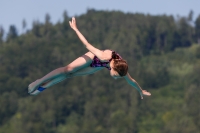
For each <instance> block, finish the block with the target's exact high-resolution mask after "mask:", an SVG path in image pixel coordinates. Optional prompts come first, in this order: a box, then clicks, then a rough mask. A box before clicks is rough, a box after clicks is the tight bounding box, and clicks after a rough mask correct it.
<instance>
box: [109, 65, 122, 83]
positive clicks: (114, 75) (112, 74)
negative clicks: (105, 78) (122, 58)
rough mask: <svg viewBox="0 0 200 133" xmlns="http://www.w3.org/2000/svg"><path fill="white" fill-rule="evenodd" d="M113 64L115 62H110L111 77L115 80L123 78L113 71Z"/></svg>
mask: <svg viewBox="0 0 200 133" xmlns="http://www.w3.org/2000/svg"><path fill="white" fill-rule="evenodd" d="M113 63H114V61H111V62H110V68H111V70H110V76H111V77H113V78H114V79H118V78H121V76H120V75H119V73H118V72H117V71H115V70H114V69H113Z"/></svg>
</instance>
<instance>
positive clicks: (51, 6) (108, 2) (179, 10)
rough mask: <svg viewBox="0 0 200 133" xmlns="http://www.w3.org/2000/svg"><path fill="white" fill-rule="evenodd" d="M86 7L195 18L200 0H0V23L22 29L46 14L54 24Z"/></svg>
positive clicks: (43, 18)
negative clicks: (190, 15) (25, 24)
mask: <svg viewBox="0 0 200 133" xmlns="http://www.w3.org/2000/svg"><path fill="white" fill-rule="evenodd" d="M88 9H95V10H105V11H113V10H115V11H116V10H117V11H122V12H124V13H144V14H150V15H163V14H165V15H173V16H174V17H176V16H181V17H182V16H185V17H186V16H188V14H189V12H190V11H191V10H192V11H193V12H194V20H195V19H196V18H197V16H199V15H200V0H0V26H1V27H3V29H4V30H5V32H8V30H9V27H10V25H15V26H16V28H17V30H18V32H19V33H20V32H21V31H22V21H23V20H25V21H26V23H27V29H30V28H32V23H33V21H36V20H38V21H39V22H42V23H43V22H44V20H45V15H46V14H47V13H48V14H49V15H50V17H51V22H52V23H53V24H55V23H57V22H58V21H62V18H63V17H62V16H63V12H64V11H67V13H68V16H70V17H72V16H79V15H82V14H85V13H86V12H87V10H88Z"/></svg>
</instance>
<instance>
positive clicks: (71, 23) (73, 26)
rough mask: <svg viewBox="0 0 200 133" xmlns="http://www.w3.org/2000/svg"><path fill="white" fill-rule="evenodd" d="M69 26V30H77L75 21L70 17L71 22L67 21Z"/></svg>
mask: <svg viewBox="0 0 200 133" xmlns="http://www.w3.org/2000/svg"><path fill="white" fill-rule="evenodd" d="M69 25H70V26H71V28H72V29H73V30H77V26H76V19H75V17H72V21H69Z"/></svg>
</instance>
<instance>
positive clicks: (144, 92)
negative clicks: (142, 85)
mask: <svg viewBox="0 0 200 133" xmlns="http://www.w3.org/2000/svg"><path fill="white" fill-rule="evenodd" d="M143 95H144V96H151V93H150V92H147V91H146V90H142V92H141V93H140V96H141V99H143Z"/></svg>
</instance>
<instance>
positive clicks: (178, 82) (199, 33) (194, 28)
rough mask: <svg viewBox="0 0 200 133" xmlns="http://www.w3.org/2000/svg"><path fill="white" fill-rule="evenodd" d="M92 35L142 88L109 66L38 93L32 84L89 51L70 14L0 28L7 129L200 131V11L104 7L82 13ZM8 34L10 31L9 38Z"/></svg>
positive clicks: (0, 89)
mask: <svg viewBox="0 0 200 133" xmlns="http://www.w3.org/2000/svg"><path fill="white" fill-rule="evenodd" d="M75 17H76V20H77V26H78V28H79V29H80V31H81V32H82V33H83V35H84V36H85V37H86V39H87V40H88V41H89V42H90V43H91V44H93V45H94V46H95V47H97V48H99V49H112V50H115V51H117V52H118V53H119V54H120V55H121V56H122V57H123V58H124V59H126V61H127V62H128V64H129V73H130V75H131V76H132V77H133V78H134V79H135V80H136V81H137V82H138V83H139V84H140V86H141V87H142V88H143V89H144V90H147V91H149V92H151V94H152V96H151V97H144V99H140V95H139V93H138V91H137V90H136V89H135V88H133V87H131V86H130V85H129V84H127V82H126V81H125V80H124V79H117V80H114V79H113V78H112V77H110V75H109V72H108V70H107V69H103V70H102V71H101V72H97V73H95V74H91V75H88V76H82V77H75V78H71V79H67V80H65V81H63V82H61V83H59V84H56V85H54V86H52V87H51V88H49V89H46V90H45V91H44V92H42V93H40V94H39V95H37V96H31V95H29V94H28V90H27V87H28V85H29V84H30V83H31V82H33V81H35V80H36V79H38V78H41V77H42V76H44V75H45V74H47V73H48V72H50V71H52V70H54V69H56V68H58V67H63V66H66V65H67V64H69V63H70V62H71V61H73V60H74V59H76V58H77V57H79V56H81V55H83V54H84V53H85V52H87V49H86V48H85V47H84V46H83V44H82V43H81V41H80V40H79V39H78V37H77V35H76V34H75V32H74V31H73V30H72V29H71V28H70V26H69V20H70V19H71V17H70V16H68V14H67V12H66V11H64V12H63V20H62V21H59V22H57V23H56V24H52V22H51V16H50V15H49V14H46V15H45V16H44V20H45V21H44V22H43V23H42V22H40V21H38V20H35V21H34V22H33V23H32V28H31V29H29V30H27V29H26V22H25V21H23V23H22V24H23V28H24V32H23V33H22V34H19V33H18V31H17V28H16V27H15V26H14V25H11V26H10V29H9V31H8V34H6V35H5V30H4V28H3V27H0V133H200V105H199V103H200V96H199V95H200V15H199V16H198V17H197V18H195V19H194V18H193V12H192V11H191V12H189V14H188V16H182V17H174V16H168V15H156V16H155V15H149V14H141V13H123V12H121V11H97V10H95V9H88V11H87V12H86V13H85V14H82V15H79V16H75ZM4 36H6V37H4Z"/></svg>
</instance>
